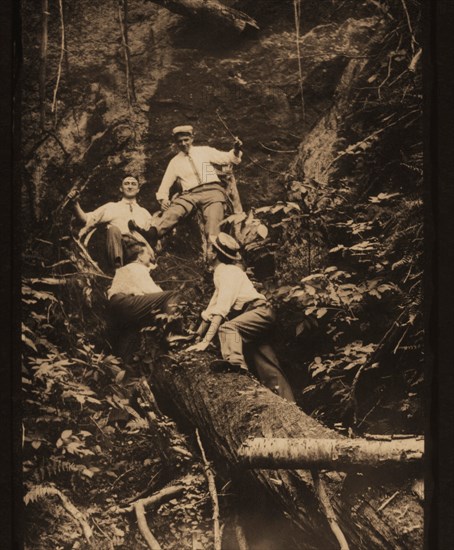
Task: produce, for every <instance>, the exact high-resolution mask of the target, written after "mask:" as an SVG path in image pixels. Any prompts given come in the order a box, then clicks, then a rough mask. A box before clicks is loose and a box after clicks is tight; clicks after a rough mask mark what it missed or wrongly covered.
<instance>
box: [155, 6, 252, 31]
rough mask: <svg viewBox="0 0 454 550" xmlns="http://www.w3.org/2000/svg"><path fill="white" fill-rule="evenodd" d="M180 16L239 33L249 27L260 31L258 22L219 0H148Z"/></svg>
mask: <svg viewBox="0 0 454 550" xmlns="http://www.w3.org/2000/svg"><path fill="white" fill-rule="evenodd" d="M148 1H149V2H153V3H154V4H158V5H159V6H163V7H164V8H166V9H168V10H169V11H173V12H174V13H177V14H178V15H184V16H187V17H193V18H197V19H200V20H207V21H215V22H218V23H220V24H222V25H223V26H226V27H230V28H232V29H234V30H236V31H238V32H242V31H244V30H245V29H246V28H247V27H253V28H255V29H258V28H259V26H258V25H257V22H256V21H255V20H254V19H252V17H249V15H247V14H246V13H244V12H242V11H239V10H235V9H233V8H230V7H228V6H225V5H224V4H221V2H218V1H217V0H148Z"/></svg>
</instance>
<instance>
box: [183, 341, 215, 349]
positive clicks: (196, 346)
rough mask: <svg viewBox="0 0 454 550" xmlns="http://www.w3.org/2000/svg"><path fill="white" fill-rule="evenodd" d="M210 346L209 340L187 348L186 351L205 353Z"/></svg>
mask: <svg viewBox="0 0 454 550" xmlns="http://www.w3.org/2000/svg"><path fill="white" fill-rule="evenodd" d="M209 345H210V342H208V341H207V340H200V342H197V344H193V345H192V346H189V347H188V348H186V351H205V350H206V349H207V347H208V346H209Z"/></svg>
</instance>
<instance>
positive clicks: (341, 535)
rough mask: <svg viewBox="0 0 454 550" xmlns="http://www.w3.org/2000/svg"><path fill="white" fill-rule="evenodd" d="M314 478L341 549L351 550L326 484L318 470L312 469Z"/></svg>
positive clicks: (317, 491)
mask: <svg viewBox="0 0 454 550" xmlns="http://www.w3.org/2000/svg"><path fill="white" fill-rule="evenodd" d="M312 479H313V481H314V487H315V492H316V493H317V496H318V499H319V501H320V504H321V506H322V508H323V511H324V512H325V515H326V519H327V520H328V523H329V526H330V528H331V531H332V532H333V535H334V536H335V537H336V539H337V542H338V543H339V548H340V550H349V546H348V542H347V539H346V538H345V535H344V533H343V532H342V530H341V528H340V527H339V524H338V523H337V519H336V514H335V513H334V510H333V507H332V506H331V502H330V500H329V497H328V495H327V494H326V489H325V484H324V483H323V480H322V479H321V478H320V475H319V473H318V471H317V470H312Z"/></svg>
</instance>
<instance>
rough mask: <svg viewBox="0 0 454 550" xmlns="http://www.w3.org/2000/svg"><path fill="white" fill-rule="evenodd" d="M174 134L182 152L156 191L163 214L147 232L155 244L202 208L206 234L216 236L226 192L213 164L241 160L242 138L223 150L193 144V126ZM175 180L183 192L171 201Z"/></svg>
mask: <svg viewBox="0 0 454 550" xmlns="http://www.w3.org/2000/svg"><path fill="white" fill-rule="evenodd" d="M172 134H173V137H174V140H175V143H176V145H177V147H178V149H179V150H180V151H179V153H178V154H177V155H176V156H174V157H173V158H172V160H171V161H170V162H169V165H168V166H167V170H166V171H165V174H164V177H163V178H162V182H161V185H160V187H159V189H158V191H157V193H156V198H157V200H158V202H159V204H160V206H161V210H162V215H161V217H160V218H158V220H157V221H153V225H152V227H151V228H150V230H149V231H148V232H147V235H146V236H147V238H148V240H149V242H150V244H151V246H153V247H154V246H155V245H156V242H157V240H158V239H160V238H161V237H162V236H163V235H165V234H166V233H167V232H168V231H170V230H171V229H172V228H173V227H175V225H176V224H177V223H178V222H179V221H180V220H181V219H182V218H185V217H186V216H188V215H189V214H190V213H191V212H192V211H193V210H194V208H199V209H200V210H201V212H202V214H203V218H204V221H205V234H206V236H207V237H209V236H216V235H217V234H218V233H219V231H220V223H221V221H222V220H223V219H224V217H225V205H226V202H227V195H226V192H225V190H224V188H223V187H222V185H221V182H220V180H219V177H218V175H217V173H216V170H215V168H214V166H213V164H219V165H229V164H239V163H240V162H241V155H242V153H241V147H242V142H241V141H240V140H239V139H237V140H236V141H235V143H234V146H233V149H231V150H230V151H229V152H223V151H219V150H218V149H215V148H214V147H208V146H194V145H193V141H194V131H193V128H192V126H189V125H188V126H177V127H175V128H174V129H173V130H172ZM175 182H177V183H179V185H180V186H181V193H180V194H179V195H178V196H177V197H176V198H173V199H172V200H170V198H169V192H170V188H171V187H172V185H173V184H174V183H175Z"/></svg>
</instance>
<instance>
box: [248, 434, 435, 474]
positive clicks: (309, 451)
mask: <svg viewBox="0 0 454 550" xmlns="http://www.w3.org/2000/svg"><path fill="white" fill-rule="evenodd" d="M238 455H239V457H240V458H241V459H243V462H244V464H245V465H246V466H247V467H249V468H251V467H255V468H274V469H278V468H279V469H280V468H293V469H298V468H313V467H317V468H326V469H329V470H345V469H352V468H353V469H356V470H358V469H360V468H377V467H384V466H385V467H386V466H387V467H392V466H395V465H396V464H399V465H402V464H422V458H423V456H424V439H423V438H422V437H421V438H419V439H418V438H413V439H403V440H396V441H368V440H367V439H339V440H337V439H307V438H304V439H295V438H283V437H276V438H275V437H273V438H264V437H254V438H252V439H249V440H247V441H245V442H244V443H243V445H242V446H241V447H240V449H239V450H238Z"/></svg>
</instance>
